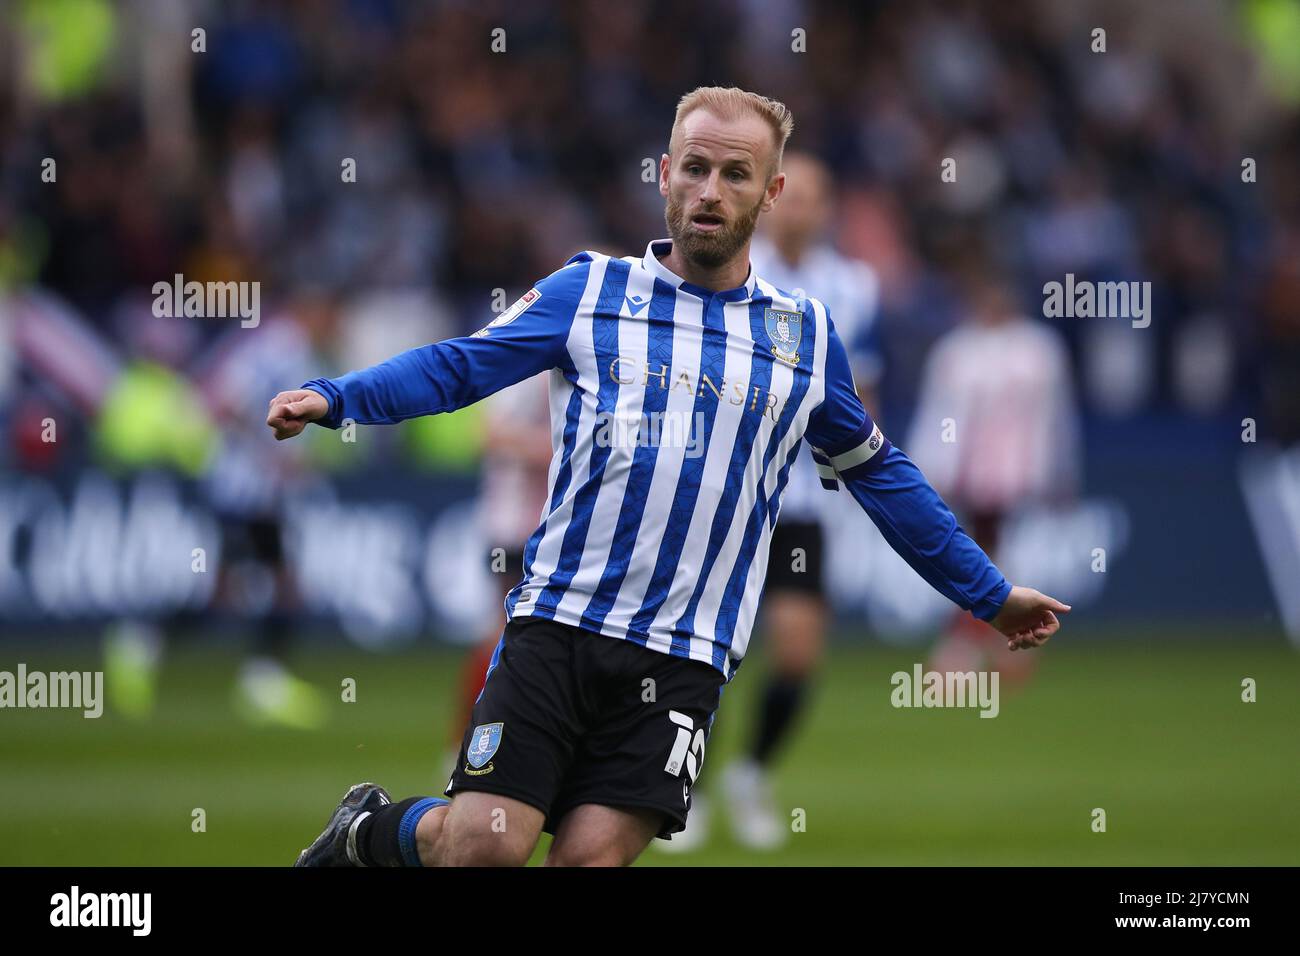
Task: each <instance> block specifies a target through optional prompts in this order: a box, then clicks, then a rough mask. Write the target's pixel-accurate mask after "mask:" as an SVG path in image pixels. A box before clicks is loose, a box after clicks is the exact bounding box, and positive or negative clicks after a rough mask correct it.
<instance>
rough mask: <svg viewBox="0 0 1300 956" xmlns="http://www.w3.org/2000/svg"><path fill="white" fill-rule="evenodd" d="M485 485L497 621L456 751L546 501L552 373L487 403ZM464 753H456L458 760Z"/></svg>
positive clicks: (479, 661) (478, 649)
mask: <svg viewBox="0 0 1300 956" xmlns="http://www.w3.org/2000/svg"><path fill="white" fill-rule="evenodd" d="M483 407H484V436H483V437H484V442H483V444H484V453H483V488H482V492H481V494H480V495H479V523H480V526H481V527H482V529H483V534H484V538H485V539H486V541H487V542H488V554H487V560H488V571H489V573H490V574H491V575H492V582H493V603H492V618H491V620H490V621H489V622H488V624H487V626H486V627H485V628H484V631H483V639H482V641H481V642H480V643H479V644H477V645H476V646H475V647H474V648H473V649H471V650H470V652H469V653H468V654H467V655H466V656H465V664H464V667H463V668H462V670H461V680H460V696H459V698H458V700H457V705H458V706H457V712H456V716H455V719H454V720H453V721H452V724H451V733H452V741H451V744H452V748H453V751H455V750H456V749H458V748H459V747H460V739H461V735H462V733H463V731H464V729H465V726H466V725H467V724H468V723H469V718H470V712H471V711H472V710H473V709H474V702H475V701H476V700H478V695H479V692H480V691H481V690H483V682H484V680H485V679H486V677H487V669H488V664H489V663H490V662H491V660H492V652H493V651H494V650H495V649H496V646H497V642H498V641H500V640H501V631H502V630H503V629H504V628H505V626H506V615H505V600H506V597H507V595H509V594H510V591H511V590H512V589H513V588H514V586H515V585H516V584H518V583H519V582H520V580H521V579H522V578H523V576H524V544H525V543H526V542H527V541H528V537H529V535H531V534H532V533H533V531H534V529H535V528H536V527H537V521H538V516H539V515H541V514H542V509H543V506H544V505H545V504H546V489H547V487H548V481H547V476H548V473H549V470H550V467H551V414H550V396H549V392H548V388H547V376H546V375H545V374H542V375H535V376H533V377H532V378H530V379H527V380H525V381H523V382H519V383H518V384H517V385H512V386H510V387H509V388H506V389H503V390H501V391H500V392H497V393H496V394H495V395H492V396H490V397H489V398H488V399H487V400H486V401H485V402H484V403H483ZM455 759H456V754H455V753H454V752H453V753H452V755H451V762H452V763H454V762H455Z"/></svg>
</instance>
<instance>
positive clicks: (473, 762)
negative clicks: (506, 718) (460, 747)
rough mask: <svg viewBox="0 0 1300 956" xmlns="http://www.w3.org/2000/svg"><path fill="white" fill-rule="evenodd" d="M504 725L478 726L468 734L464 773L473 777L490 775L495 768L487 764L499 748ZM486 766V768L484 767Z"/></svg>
mask: <svg viewBox="0 0 1300 956" xmlns="http://www.w3.org/2000/svg"><path fill="white" fill-rule="evenodd" d="M504 728H505V724H504V723H502V722H501V721H497V722H496V723H495V724H479V725H478V726H477V727H475V728H474V732H473V733H472V734H470V738H469V746H468V747H466V748H465V772H466V773H469V774H473V775H474V776H482V775H483V774H485V773H491V772H492V771H493V770H494V769H496V768H495V766H494V765H493V764H490V763H488V761H489V760H491V759H492V757H493V756H494V755H495V754H496V752H497V748H498V747H500V746H501V734H502V731H503V730H504ZM485 764H486V766H484V765H485Z"/></svg>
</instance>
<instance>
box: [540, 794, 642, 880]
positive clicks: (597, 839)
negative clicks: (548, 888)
mask: <svg viewBox="0 0 1300 956" xmlns="http://www.w3.org/2000/svg"><path fill="white" fill-rule="evenodd" d="M663 821H664V818H663V814H662V813H660V812H659V811H657V810H647V809H642V808H633V807H629V808H626V809H619V808H617V807H605V806H601V805H600V804H596V803H584V804H582V805H580V806H577V807H574V808H573V809H572V810H570V811H569V812H568V813H566V814H565V815H564V819H563V820H561V821H560V825H559V827H558V828H557V830H556V832H555V841H554V842H553V843H552V844H551V849H550V852H549V853H547V854H546V863H545V865H546V866H628V865H630V864H631V863H632V862H633V861H635V860H636V858H637V857H638V856H640V855H641V852H642V851H643V850H644V849H645V848H646V847H647V846H649V845H650V841H651V840H653V839H654V838H655V834H657V833H658V832H659V830H660V828H661V827H662V826H663Z"/></svg>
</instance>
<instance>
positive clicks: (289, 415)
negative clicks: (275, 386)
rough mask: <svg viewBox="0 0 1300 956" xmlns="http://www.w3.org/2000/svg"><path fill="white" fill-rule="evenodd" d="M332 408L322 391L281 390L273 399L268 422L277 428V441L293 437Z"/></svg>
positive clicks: (267, 418) (307, 389)
mask: <svg viewBox="0 0 1300 956" xmlns="http://www.w3.org/2000/svg"><path fill="white" fill-rule="evenodd" d="M329 410H330V403H329V402H327V401H326V400H325V396H324V395H322V394H321V393H320V392H313V391H312V390H311V389H310V388H296V389H294V390H293V391H291V392H281V393H280V394H279V395H277V396H275V398H273V399H271V411H270V413H269V414H268V415H267V416H266V423H267V424H268V425H270V426H271V427H272V428H273V429H275V438H276V441H284V440H285V439H286V438H292V437H293V436H294V435H297V434H298V433H299V432H301V431H302V430H303V429H304V428H306V427H307V423H308V422H314V421H315V420H316V419H318V418H324V417H325V415H326V413H327V412H329Z"/></svg>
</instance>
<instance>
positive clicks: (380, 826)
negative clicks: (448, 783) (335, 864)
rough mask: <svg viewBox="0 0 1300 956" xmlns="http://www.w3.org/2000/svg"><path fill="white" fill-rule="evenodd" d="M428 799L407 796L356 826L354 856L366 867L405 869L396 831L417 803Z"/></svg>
mask: <svg viewBox="0 0 1300 956" xmlns="http://www.w3.org/2000/svg"><path fill="white" fill-rule="evenodd" d="M428 799H430V798H429V797H407V798H406V799H405V800H402V801H399V802H398V803H390V804H389V805H388V806H386V807H380V808H379V809H378V810H376V811H374V812H373V813H371V814H370V816H368V817H366V818H365V819H364V820H362V821H361V823H360V824H359V825H358V826H357V856H359V857H361V862H362V863H364V864H365V865H366V866H408V865H410V864H409V863H408V861H407V860H406V859H404V858H403V855H402V843H401V839H400V837H399V835H398V834H399V832H400V831H401V827H402V818H403V817H404V816H406V812H407V811H408V810H410V809H411V808H412V807H414V806H415V805H416V804H417V803H420V802H421V801H425V800H428Z"/></svg>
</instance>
